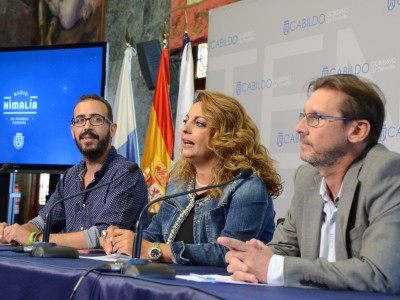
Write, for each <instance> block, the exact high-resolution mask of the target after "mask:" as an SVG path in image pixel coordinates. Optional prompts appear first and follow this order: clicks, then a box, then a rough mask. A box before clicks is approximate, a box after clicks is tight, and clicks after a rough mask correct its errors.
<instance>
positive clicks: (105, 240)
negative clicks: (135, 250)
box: [100, 226, 134, 256]
mask: <svg viewBox="0 0 400 300" xmlns="http://www.w3.org/2000/svg"><path fill="white" fill-rule="evenodd" d="M133 236H134V233H133V231H131V230H127V229H119V228H118V227H116V226H110V227H108V228H107V234H106V237H102V238H100V244H101V246H102V247H103V249H104V251H105V252H106V254H107V255H110V254H111V253H120V254H126V255H129V256H131V255H132V247H133Z"/></svg>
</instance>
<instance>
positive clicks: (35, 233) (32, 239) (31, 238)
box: [28, 231, 39, 246]
mask: <svg viewBox="0 0 400 300" xmlns="http://www.w3.org/2000/svg"><path fill="white" fill-rule="evenodd" d="M38 234H39V232H36V231H34V232H31V234H30V235H29V239H28V246H32V245H33V242H34V241H35V239H36V236H37V235H38Z"/></svg>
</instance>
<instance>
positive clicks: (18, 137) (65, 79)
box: [0, 42, 108, 172]
mask: <svg viewBox="0 0 400 300" xmlns="http://www.w3.org/2000/svg"><path fill="white" fill-rule="evenodd" d="M107 58H108V47H107V43H105V42H100V43H91V44H74V45H57V46H35V47H21V48H0V97H1V99H2V104H1V110H0V113H1V115H0V128H1V133H0V164H3V163H6V162H10V163H11V164H12V165H13V168H14V169H15V170H19V171H30V172H35V171H38V172H42V171H46V172H55V171H59V172H61V171H63V170H65V169H67V168H68V167H70V166H72V165H74V164H77V163H78V162H79V161H80V160H81V159H82V156H81V154H80V152H79V150H78V149H77V147H76V145H75V141H74V140H73V138H72V135H71V131H70V125H71V122H70V120H71V118H72V117H73V108H74V105H75V103H76V101H77V100H78V98H79V97H80V96H81V95H83V94H98V95H101V96H104V94H105V87H106V74H107Z"/></svg>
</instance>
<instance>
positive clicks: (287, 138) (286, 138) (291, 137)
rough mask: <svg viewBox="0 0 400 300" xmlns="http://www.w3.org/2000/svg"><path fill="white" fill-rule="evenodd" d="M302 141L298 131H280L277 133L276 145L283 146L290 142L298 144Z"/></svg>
mask: <svg viewBox="0 0 400 300" xmlns="http://www.w3.org/2000/svg"><path fill="white" fill-rule="evenodd" d="M298 143H300V134H298V133H285V132H281V131H280V132H278V133H277V135H276V145H277V146H278V147H279V148H281V147H283V146H285V145H288V144H298Z"/></svg>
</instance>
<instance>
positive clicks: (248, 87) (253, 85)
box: [236, 78, 272, 96]
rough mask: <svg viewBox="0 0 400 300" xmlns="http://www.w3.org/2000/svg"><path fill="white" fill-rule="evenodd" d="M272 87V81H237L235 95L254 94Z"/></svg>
mask: <svg viewBox="0 0 400 300" xmlns="http://www.w3.org/2000/svg"><path fill="white" fill-rule="evenodd" d="M271 87H272V79H270V78H268V79H260V80H253V81H238V82H236V95H237V96H239V95H241V94H242V93H247V92H255V91H259V90H264V89H269V88H271Z"/></svg>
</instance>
